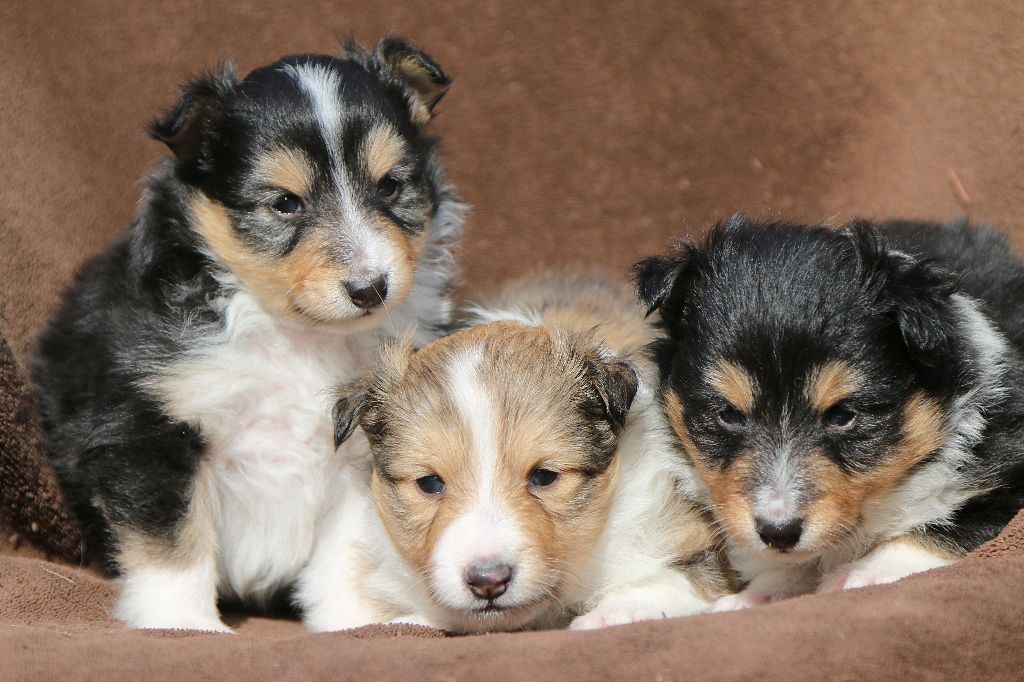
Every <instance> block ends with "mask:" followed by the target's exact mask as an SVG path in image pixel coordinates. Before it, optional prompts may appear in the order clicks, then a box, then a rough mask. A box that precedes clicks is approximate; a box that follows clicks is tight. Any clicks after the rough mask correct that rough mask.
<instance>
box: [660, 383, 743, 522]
mask: <svg viewBox="0 0 1024 682" xmlns="http://www.w3.org/2000/svg"><path fill="white" fill-rule="evenodd" d="M663 400H664V405H665V413H666V415H667V417H668V421H669V425H670V426H671V427H672V430H673V431H674V432H675V434H676V437H677V438H679V443H680V445H681V446H682V449H683V452H684V453H685V454H686V455H687V457H688V458H689V459H690V461H691V462H692V463H693V468H694V470H695V471H696V472H697V475H698V476H700V477H701V480H703V481H704V484H705V485H706V486H707V488H708V492H710V493H711V500H712V502H714V504H715V516H716V517H717V518H718V520H719V521H720V522H722V523H723V524H724V525H725V527H726V529H727V530H728V531H729V532H730V533H731V534H732V536H733V538H734V539H736V540H737V541H739V542H745V538H746V537H747V534H746V532H744V529H745V528H747V527H748V526H749V525H750V519H751V518H753V507H752V505H751V503H750V500H749V499H748V497H747V495H746V494H745V493H744V489H745V483H746V480H747V478H748V477H749V476H750V474H751V469H752V467H751V462H750V457H749V455H746V454H741V455H740V456H738V457H737V458H736V459H735V460H733V461H732V462H731V463H730V464H729V466H728V467H727V468H725V469H719V468H718V467H715V466H710V465H708V464H707V462H705V461H704V459H703V458H702V457H701V456H700V452H699V451H698V450H697V446H696V445H695V444H694V442H693V438H692V437H691V436H690V430H689V429H688V428H687V427H686V421H685V420H684V419H683V404H682V402H681V401H680V399H679V396H678V395H677V394H676V392H675V389H673V388H668V389H666V390H665V393H664V397H663Z"/></svg>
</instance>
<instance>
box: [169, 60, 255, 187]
mask: <svg viewBox="0 0 1024 682" xmlns="http://www.w3.org/2000/svg"><path fill="white" fill-rule="evenodd" d="M236 82H237V73H236V70H235V67H234V65H233V64H231V63H229V62H221V63H220V64H219V65H218V66H217V68H216V69H215V70H214V71H212V72H210V73H208V74H205V75H202V76H199V77H197V78H193V79H192V80H190V81H188V82H187V83H185V85H184V86H183V87H182V89H181V96H180V98H179V99H178V103H177V104H175V105H174V106H173V107H171V108H170V109H168V110H167V111H165V112H164V113H163V115H162V116H159V117H157V118H156V119H154V120H153V121H152V122H151V123H150V124H149V134H150V136H151V137H153V139H155V140H159V141H161V142H163V143H164V144H166V145H167V146H168V147H169V148H170V150H171V151H172V152H174V156H175V157H176V158H177V159H178V162H179V164H180V165H181V167H183V168H185V169H187V170H195V171H200V172H202V171H207V170H209V168H208V162H209V159H208V158H206V153H207V151H208V149H207V145H208V139H207V137H208V135H209V133H210V128H211V124H212V123H213V122H214V121H215V120H217V119H218V118H219V117H220V116H221V114H222V113H223V108H222V107H223V104H224V100H225V98H226V97H227V96H228V95H229V94H231V93H232V92H233V91H234V89H235V86H236Z"/></svg>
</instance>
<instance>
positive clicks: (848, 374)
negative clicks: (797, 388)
mask: <svg viewBox="0 0 1024 682" xmlns="http://www.w3.org/2000/svg"><path fill="white" fill-rule="evenodd" d="M861 381H862V379H861V376H860V373H859V372H857V370H855V369H854V368H853V367H851V366H850V364H849V363H847V362H844V361H842V360H833V361H832V362H829V363H827V364H825V365H823V366H821V367H819V368H818V369H816V370H815V371H813V372H812V374H811V376H810V378H809V379H808V381H807V385H806V389H805V394H806V397H807V400H808V402H809V403H810V404H811V407H813V408H814V409H816V410H818V411H819V412H824V411H825V410H828V409H829V408H831V407H832V406H834V405H835V404H836V403H838V402H839V401H841V400H843V399H844V398H847V397H848V396H850V395H851V394H852V393H854V392H855V391H856V390H857V389H858V388H859V387H860V385H861Z"/></svg>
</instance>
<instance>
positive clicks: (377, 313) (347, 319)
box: [285, 302, 391, 332]
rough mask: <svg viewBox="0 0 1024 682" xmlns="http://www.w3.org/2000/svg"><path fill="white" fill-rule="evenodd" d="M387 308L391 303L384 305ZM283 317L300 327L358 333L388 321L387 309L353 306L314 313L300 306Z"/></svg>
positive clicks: (294, 306) (321, 309) (321, 308)
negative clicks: (367, 308)
mask: <svg viewBox="0 0 1024 682" xmlns="http://www.w3.org/2000/svg"><path fill="white" fill-rule="evenodd" d="M385 305H387V306H388V307H389V308H390V306H391V303H390V302H388V303H385ZM285 317H286V318H287V319H288V320H290V321H292V322H295V323H297V324H299V325H301V326H305V327H316V328H318V329H324V330H330V331H343V332H360V331H366V330H368V329H375V328H376V327H379V326H380V325H381V324H382V323H383V322H384V321H385V320H387V319H388V313H387V309H385V307H384V306H377V307H376V308H373V309H372V310H364V309H362V308H356V307H355V306H337V307H335V308H326V307H319V308H317V309H316V310H315V311H314V310H310V309H308V308H305V307H303V306H300V305H293V306H291V307H290V308H289V309H288V310H287V312H286V313H285Z"/></svg>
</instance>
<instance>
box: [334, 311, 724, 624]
mask: <svg viewBox="0 0 1024 682" xmlns="http://www.w3.org/2000/svg"><path fill="white" fill-rule="evenodd" d="M499 319H508V318H499ZM514 319H520V318H519V317H516V318H514ZM477 356H478V353H477V352H476V351H474V350H470V351H469V352H467V353H466V354H464V355H463V356H461V357H458V358H457V359H456V361H455V362H454V364H453V365H452V366H451V367H450V368H449V377H450V378H451V386H452V389H451V395H452V397H453V399H454V400H455V401H456V403H457V406H458V409H459V411H460V412H461V413H462V415H463V417H464V418H465V419H467V421H468V422H469V423H470V424H472V431H473V443H474V448H475V454H476V461H477V467H478V469H477V472H476V473H477V479H476V480H478V481H480V482H481V485H480V488H479V489H478V490H477V495H478V496H477V503H476V505H475V506H474V507H472V508H471V509H470V511H469V512H467V513H466V514H465V515H464V516H463V517H462V518H460V519H458V520H457V521H455V522H454V523H453V524H452V525H451V526H450V527H449V528H448V530H447V531H446V532H445V533H444V535H443V536H442V537H441V539H440V540H439V541H438V543H437V544H436V545H435V548H434V551H433V555H432V570H431V572H430V573H431V575H430V576H428V577H426V579H424V576H420V575H418V574H417V572H416V571H414V570H413V569H412V568H411V567H409V566H408V565H407V564H406V563H405V562H404V560H403V559H401V558H400V556H399V555H398V554H397V551H396V550H395V549H394V547H393V545H392V544H391V543H390V540H389V538H388V536H387V534H386V532H385V530H384V528H383V526H382V524H381V522H380V519H379V517H377V516H376V515H369V516H368V517H367V519H366V521H367V523H366V527H365V528H364V529H363V530H362V531H361V533H360V535H361V540H362V541H361V544H360V546H361V551H362V553H363V556H364V558H365V565H366V566H369V567H370V568H369V570H368V571H367V575H366V577H365V582H364V594H365V597H366V598H367V599H368V600H369V601H371V602H373V603H375V604H378V610H377V616H376V620H393V621H395V622H411V623H417V624H425V625H430V626H433V627H439V628H444V629H449V630H462V631H477V630H485V629H489V623H488V621H487V620H486V617H483V616H480V615H477V614H473V613H472V612H471V611H469V609H472V608H473V607H474V606H478V605H479V601H478V600H474V599H473V598H472V596H471V595H470V593H469V591H468V589H467V588H466V585H465V582H464V579H463V577H462V571H463V570H464V569H465V568H466V567H467V565H468V564H469V563H473V562H476V561H481V560H486V559H492V560H503V561H509V560H510V558H513V557H514V556H515V551H516V548H517V547H518V546H519V545H520V543H522V542H523V541H524V538H525V534H524V533H522V532H521V531H520V529H518V528H517V526H516V522H515V519H514V518H513V517H512V516H511V515H510V514H509V513H508V512H507V511H505V510H504V509H502V505H501V502H500V500H496V499H493V496H492V495H489V494H488V489H489V485H488V483H487V481H488V480H489V478H490V477H491V476H492V475H493V474H491V473H490V472H488V471H487V468H488V467H492V468H493V467H494V466H496V465H497V460H496V458H495V455H494V453H493V451H490V452H489V451H488V448H493V447H494V445H493V438H494V436H493V433H492V431H491V428H490V427H491V426H493V424H494V422H495V418H494V417H492V416H491V414H490V410H491V409H492V408H491V406H490V400H489V399H488V397H487V395H486V393H485V391H484V387H483V384H482V383H481V382H480V381H479V378H478V377H477V376H476V371H477V366H478V361H477ZM652 376H653V368H647V372H646V374H645V376H644V378H643V379H642V380H641V386H640V389H639V390H638V393H637V396H636V398H635V399H634V403H633V408H632V410H631V412H630V416H629V418H628V420H627V425H626V427H625V430H624V432H623V434H622V435H621V436H620V445H619V448H618V451H617V455H616V456H617V457H618V458H619V460H620V462H619V467H620V471H619V476H618V487H617V488H616V490H615V493H614V497H613V502H612V504H611V509H610V512H609V516H608V521H607V524H606V525H605V528H604V531H603V532H602V533H601V535H600V538H599V540H598V542H597V545H596V547H595V548H594V550H593V552H592V554H591V556H590V558H589V560H588V561H587V562H586V563H585V565H584V566H583V569H582V570H581V571H580V574H579V575H578V576H576V577H577V578H578V579H577V580H576V581H574V582H572V584H571V585H569V586H568V588H567V590H566V591H565V593H564V594H561V595H559V597H558V599H550V598H547V599H545V595H544V591H543V590H542V589H538V587H537V585H538V583H537V582H536V581H534V580H532V578H533V576H530V575H528V574H524V573H522V572H521V571H522V570H523V567H522V566H517V567H516V569H517V570H519V571H520V573H518V574H517V575H516V578H515V579H514V580H513V581H512V583H510V585H509V589H508V591H507V592H506V593H505V594H504V595H502V596H501V597H499V598H498V600H496V602H495V603H498V604H505V605H509V604H515V603H523V602H531V601H535V600H541V602H540V604H539V607H531V608H528V609H525V610H523V611H522V612H513V613H507V614H505V615H504V616H503V620H502V623H501V627H502V628H505V629H514V628H517V627H552V626H564V625H566V624H567V623H568V622H569V620H570V619H572V618H573V616H577V614H582V615H578V617H576V618H575V620H573V621H572V627H573V628H576V629H591V628H595V627H603V626H607V625H617V624H622V623H630V622H635V621H638V620H647V619H655V618H665V617H674V616H682V615H687V614H692V613H697V612H700V611H704V610H707V609H708V608H709V606H710V605H709V604H708V602H707V601H706V600H705V598H704V597H702V596H701V594H700V591H699V590H698V589H697V588H696V586H695V585H694V584H693V583H691V582H690V580H689V578H688V577H687V576H686V575H685V574H684V573H683V572H681V571H678V570H676V569H674V568H672V567H671V565H672V563H673V562H674V561H675V560H676V559H677V558H678V547H676V546H675V540H674V538H675V537H676V531H677V530H678V529H677V528H673V527H671V524H672V523H673V519H666V516H665V514H664V510H665V508H666V507H667V506H668V505H670V504H671V503H672V501H673V498H674V497H675V496H676V495H679V494H681V493H680V491H681V490H692V489H693V488H694V487H695V486H696V482H695V481H694V480H693V474H692V472H690V471H689V470H679V469H678V465H677V456H676V454H675V452H674V451H673V446H672V444H671V443H672V441H671V435H670V430H669V427H668V425H667V423H666V422H665V419H664V415H663V414H662V412H661V410H660V408H659V407H658V404H657V400H656V398H655V396H654V393H653V391H652V390H651V389H650V386H651V385H652V384H653V382H652V381H651V380H650V377H652ZM677 473H678V474H680V475H681V476H683V477H684V480H682V481H680V480H679V478H677ZM510 563H511V562H510ZM531 583H532V584H533V587H530V584H531ZM459 609H464V611H462V612H461V613H460V611H459ZM364 622H372V621H371V620H369V619H368V620H366V621H364ZM353 624H356V623H352V622H350V621H343V620H342V619H339V620H338V622H337V627H338V628H341V627H351V626H352V625H353ZM358 624H362V623H358Z"/></svg>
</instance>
